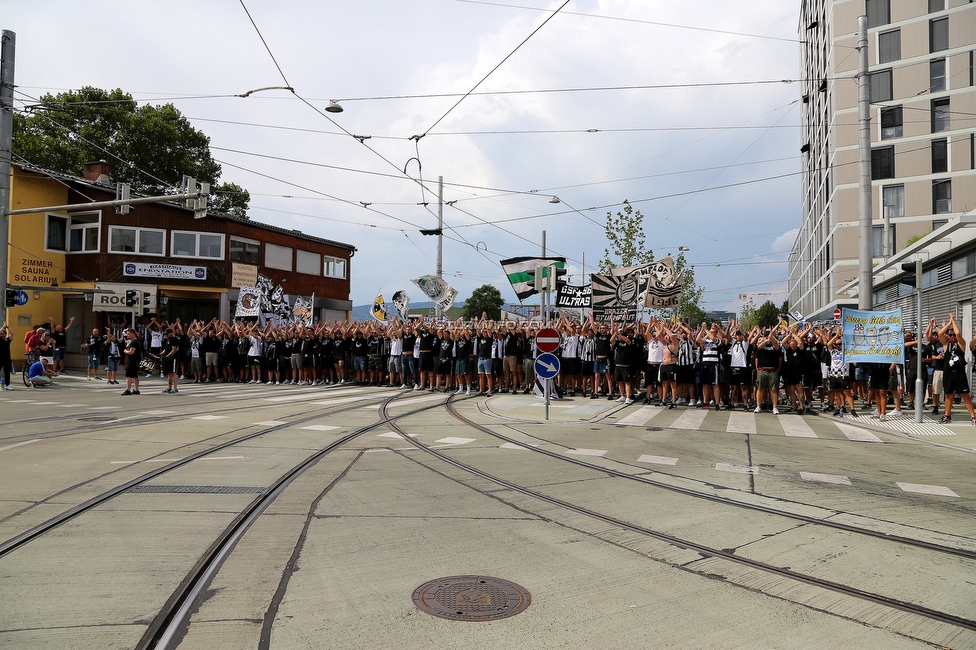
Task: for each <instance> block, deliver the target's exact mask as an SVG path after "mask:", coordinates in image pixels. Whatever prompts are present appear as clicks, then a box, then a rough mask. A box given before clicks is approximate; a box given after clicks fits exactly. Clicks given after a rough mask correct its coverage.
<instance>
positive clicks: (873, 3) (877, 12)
mask: <svg viewBox="0 0 976 650" xmlns="http://www.w3.org/2000/svg"><path fill="white" fill-rule="evenodd" d="M866 4H867V14H868V29H870V28H871V27H880V26H881V25H887V24H888V23H890V22H891V4H890V2H889V0H867V3H866Z"/></svg>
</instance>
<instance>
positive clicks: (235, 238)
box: [227, 235, 261, 266]
mask: <svg viewBox="0 0 976 650" xmlns="http://www.w3.org/2000/svg"><path fill="white" fill-rule="evenodd" d="M235 241H239V242H242V243H244V244H248V245H249V246H257V247H258V261H257V262H248V261H247V260H232V261H234V262H237V263H238V264H253V265H254V266H260V265H261V242H259V241H258V240H256V239H248V238H247V237H238V236H237V235H231V236H230V247H229V248H228V250H227V255H228V259H230V257H229V256H230V248H233V246H234V242H235Z"/></svg>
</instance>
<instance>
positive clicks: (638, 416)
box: [617, 406, 664, 427]
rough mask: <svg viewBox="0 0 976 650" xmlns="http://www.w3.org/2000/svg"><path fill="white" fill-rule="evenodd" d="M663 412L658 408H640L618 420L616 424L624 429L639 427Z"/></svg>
mask: <svg viewBox="0 0 976 650" xmlns="http://www.w3.org/2000/svg"><path fill="white" fill-rule="evenodd" d="M663 412H664V410H663V409H662V408H661V407H659V406H642V407H640V408H639V409H637V410H636V411H634V412H633V413H631V414H630V415H628V416H627V417H625V418H622V419H620V420H618V421H617V424H620V425H623V426H625V427H640V426H643V425H645V424H646V423H647V422H648V421H649V420H653V419H654V418H655V417H656V416H658V415H660V414H661V413H663Z"/></svg>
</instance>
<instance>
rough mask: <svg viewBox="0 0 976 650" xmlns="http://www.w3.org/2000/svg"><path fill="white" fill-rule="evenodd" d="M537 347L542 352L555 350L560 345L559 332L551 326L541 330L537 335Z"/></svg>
mask: <svg viewBox="0 0 976 650" xmlns="http://www.w3.org/2000/svg"><path fill="white" fill-rule="evenodd" d="M535 347H537V348H539V351H540V352H555V351H556V349H557V348H558V347H559V332H557V331H556V330H554V329H552V328H551V327H546V328H545V329H541V330H539V333H538V334H536V335H535Z"/></svg>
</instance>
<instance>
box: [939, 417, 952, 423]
mask: <svg viewBox="0 0 976 650" xmlns="http://www.w3.org/2000/svg"><path fill="white" fill-rule="evenodd" d="M939 423H940V424H952V417H951V416H948V415H943V416H942V419H941V420H939Z"/></svg>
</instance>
